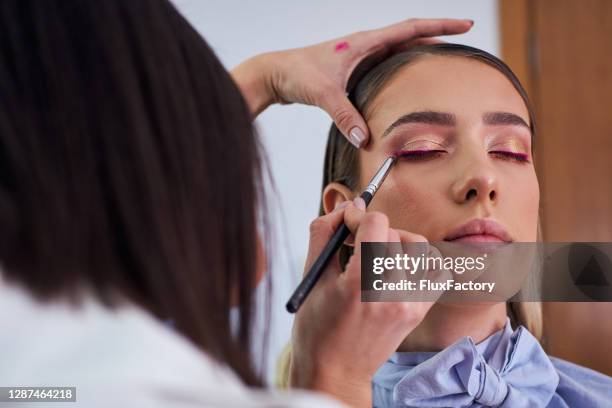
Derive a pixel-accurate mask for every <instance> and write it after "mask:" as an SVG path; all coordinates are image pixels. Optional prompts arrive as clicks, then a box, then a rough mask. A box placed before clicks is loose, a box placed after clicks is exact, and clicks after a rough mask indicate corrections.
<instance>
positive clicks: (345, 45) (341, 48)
mask: <svg viewBox="0 0 612 408" xmlns="http://www.w3.org/2000/svg"><path fill="white" fill-rule="evenodd" d="M348 47H349V43H348V41H341V42H339V43H338V44H336V48H334V51H336V52H340V51H344V50H348Z"/></svg>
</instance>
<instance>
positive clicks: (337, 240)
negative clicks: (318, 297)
mask: <svg viewBox="0 0 612 408" xmlns="http://www.w3.org/2000/svg"><path fill="white" fill-rule="evenodd" d="M360 197H361V198H363V201H365V205H366V207H367V206H368V204H370V201H372V194H371V193H370V192H369V191H364V192H363V193H362V194H361V196H360ZM350 233H351V231H350V230H349V229H348V227H347V226H346V225H345V224H344V223H342V225H341V226H340V228H338V229H337V230H336V232H335V233H334V235H332V237H331V239H330V240H329V242H328V243H327V245H325V248H323V251H322V252H321V255H319V257H318V258H317V260H316V261H315V262H314V263H313V264H312V266H311V267H310V270H309V271H308V273H307V274H306V275H305V276H304V279H302V282H300V285H299V286H298V287H297V289H295V292H293V295H291V297H290V298H289V301H288V302H287V311H288V312H289V313H296V312H297V311H298V309H299V308H300V306H301V305H302V303H304V300H306V296H308V294H309V293H310V291H311V290H312V288H313V287H314V285H316V283H317V281H318V280H319V278H320V277H321V275H322V274H323V271H324V270H325V267H326V266H327V264H328V263H329V261H330V260H331V259H332V257H333V256H334V255H335V253H336V252H337V251H338V249H340V246H342V243H344V241H346V239H347V238H348V236H349V235H350Z"/></svg>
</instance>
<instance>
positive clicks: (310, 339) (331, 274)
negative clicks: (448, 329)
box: [290, 198, 433, 406]
mask: <svg viewBox="0 0 612 408" xmlns="http://www.w3.org/2000/svg"><path fill="white" fill-rule="evenodd" d="M356 204H357V206H356V205H355V204H354V203H350V204H348V205H346V207H345V208H339V209H336V210H335V211H333V212H332V213H330V214H328V215H325V216H322V217H319V218H317V219H316V220H315V221H314V222H313V223H312V224H311V229H310V247H309V250H308V259H307V262H306V270H308V269H309V268H310V265H311V264H312V263H313V262H314V261H315V259H316V258H317V256H318V255H319V253H320V252H321V250H322V249H323V247H324V246H325V245H326V244H327V242H328V241H329V239H330V238H331V236H332V235H333V233H334V231H335V230H336V229H337V228H338V227H339V225H340V224H341V223H342V221H344V222H345V223H346V225H347V226H348V227H349V229H350V230H351V232H352V234H353V235H352V238H353V239H354V243H355V253H354V254H353V256H352V257H351V258H350V260H349V262H348V264H347V265H346V267H345V270H344V272H343V271H342V269H341V267H340V264H339V262H338V258H337V257H336V258H335V259H332V261H331V262H330V265H329V266H328V267H327V268H326V269H325V271H324V272H323V274H322V276H321V278H320V280H319V281H318V282H317V284H316V285H315V287H314V288H313V290H312V292H311V293H310V295H309V296H308V298H307V299H306V300H305V301H304V303H303V304H302V306H301V308H300V310H299V311H298V312H297V314H296V318H295V323H294V327H293V339H292V345H293V347H292V357H291V379H290V384H291V386H292V387H297V388H308V389H313V390H317V391H321V392H325V393H328V394H332V395H334V396H335V397H337V398H339V399H340V400H343V401H344V402H346V403H349V405H350V406H371V400H370V398H371V380H372V376H373V375H374V373H375V371H376V370H377V369H378V368H379V367H380V366H381V365H382V364H383V363H384V362H385V361H386V360H387V358H388V357H389V356H390V355H391V354H392V353H393V352H394V351H395V350H396V349H397V347H398V346H399V345H400V343H401V342H402V341H403V340H404V338H405V337H406V336H407V335H408V334H409V333H410V332H411V331H412V330H413V329H414V328H415V327H416V326H417V325H418V324H419V323H420V322H421V321H422V320H423V318H424V317H425V314H426V313H427V311H428V310H429V308H430V307H431V306H432V305H433V302H404V303H402V302H361V248H360V243H361V242H401V243H409V242H421V243H427V240H426V239H425V238H424V237H423V236H420V235H417V234H412V233H409V232H406V231H401V230H396V229H393V228H389V221H388V218H387V216H386V215H384V214H382V213H379V212H365V211H364V209H365V204H364V203H363V200H362V199H361V198H359V199H357V201H356ZM429 248H433V247H431V246H429Z"/></svg>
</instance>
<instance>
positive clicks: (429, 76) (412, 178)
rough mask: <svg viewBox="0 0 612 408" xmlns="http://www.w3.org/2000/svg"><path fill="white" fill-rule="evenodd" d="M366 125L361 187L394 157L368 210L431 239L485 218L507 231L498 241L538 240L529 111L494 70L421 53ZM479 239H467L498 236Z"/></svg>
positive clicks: (372, 111) (393, 83)
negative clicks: (367, 136) (368, 133)
mask: <svg viewBox="0 0 612 408" xmlns="http://www.w3.org/2000/svg"><path fill="white" fill-rule="evenodd" d="M366 120H367V122H368V126H369V128H370V131H371V135H372V138H371V142H370V144H369V145H368V147H367V148H366V149H363V150H362V151H361V152H360V166H361V172H360V173H361V179H360V184H361V187H364V186H365V185H367V183H368V180H369V178H370V177H371V176H372V175H373V174H374V173H375V171H376V170H377V168H378V167H379V166H380V165H381V164H382V162H383V161H384V159H385V158H386V157H388V156H391V155H393V154H398V155H399V158H398V161H397V163H396V165H395V167H394V168H393V169H392V171H391V172H390V173H389V176H388V177H387V180H386V181H385V182H384V184H383V186H382V187H381V189H380V190H379V192H378V193H377V195H376V197H375V198H374V200H373V201H372V204H371V205H370V209H371V210H377V211H381V212H383V213H385V214H387V215H388V217H389V219H390V223H391V226H392V227H394V228H401V229H404V230H407V231H410V232H414V233H417V234H421V235H423V236H425V237H426V238H427V239H428V240H429V241H430V242H436V241H443V240H445V239H448V238H450V234H451V233H452V232H453V230H456V229H457V228H458V227H460V226H462V225H463V224H465V223H467V222H468V221H472V220H474V219H488V220H493V221H496V222H497V223H499V224H501V226H502V227H503V228H504V229H505V230H506V232H507V236H506V237H505V239H504V240H506V241H508V240H511V241H517V242H533V241H536V238H537V221H538V207H539V199H540V195H539V186H538V180H537V178H536V173H535V169H534V166H533V160H532V156H531V134H530V130H529V114H528V111H527V108H526V106H525V103H524V102H523V100H522V98H521V97H520V95H519V94H518V92H517V91H516V89H514V87H513V86H512V84H511V82H510V81H509V80H508V79H507V78H506V77H505V76H504V75H503V74H502V73H500V72H499V71H497V70H496V69H495V68H493V67H490V66H488V65H486V64H484V63H481V62H478V61H476V60H471V59H468V58H465V57H457V56H426V57H423V58H421V59H420V60H418V61H417V62H415V63H412V64H410V65H408V66H407V67H404V68H402V69H401V70H400V71H398V72H397V73H396V75H395V76H394V77H393V78H392V79H391V80H390V81H389V82H388V83H387V84H386V85H385V87H384V88H383V90H382V91H381V92H380V93H379V94H378V95H377V96H376V98H375V99H374V100H373V101H372V104H371V105H370V108H369V109H368V112H367V113H366ZM485 235H487V234H483V236H480V237H474V240H477V241H478V240H485V241H488V240H492V241H495V240H496V237H495V236H485ZM497 238H498V239H499V236H498V237H497ZM463 239H464V240H468V241H469V240H470V238H469V237H464V238H463Z"/></svg>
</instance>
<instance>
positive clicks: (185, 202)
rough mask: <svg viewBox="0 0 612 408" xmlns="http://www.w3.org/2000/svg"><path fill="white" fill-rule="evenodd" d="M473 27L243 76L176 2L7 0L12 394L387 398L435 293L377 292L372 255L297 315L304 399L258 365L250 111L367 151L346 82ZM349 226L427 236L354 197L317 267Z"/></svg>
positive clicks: (1, 74)
mask: <svg viewBox="0 0 612 408" xmlns="http://www.w3.org/2000/svg"><path fill="white" fill-rule="evenodd" d="M470 27H471V23H470V22H469V21H465V20H407V21H403V22H401V23H398V24H395V25H392V26H389V27H386V28H383V29H379V30H372V31H364V32H360V33H357V34H353V35H349V36H346V37H343V38H340V39H336V40H333V41H329V42H326V43H323V44H318V45H314V46H310V47H306V48H301V49H295V50H288V51H282V52H274V53H269V54H265V55H260V56H257V57H254V58H252V59H250V60H248V61H246V62H245V63H244V64H241V65H240V66H239V67H237V68H236V69H235V70H234V71H233V72H232V73H231V75H230V74H229V73H228V72H227V71H225V70H224V69H223V67H222V65H221V64H220V62H219V60H218V59H217V58H216V56H215V55H214V53H213V52H212V51H211V49H210V48H209V47H208V45H207V44H206V42H205V41H204V40H203V39H202V38H201V37H200V36H199V35H198V34H197V33H196V31H195V30H194V29H193V28H192V27H191V26H190V25H189V23H188V22H187V21H186V20H185V19H184V18H183V17H182V16H181V15H180V14H179V13H178V12H177V11H176V10H175V8H174V7H173V6H172V4H171V3H169V2H168V1H162V0H157V1H155V0H130V1H124V0H105V1H97V0H91V1H71V0H63V1H46V2H39V1H35V0H4V1H2V3H1V5H0V155H1V158H0V226H1V228H0V261H1V265H2V268H1V270H0V328H1V330H0V350H2V359H1V360H2V364H0V387H5V386H15V387H33V386H35V385H41V386H43V385H44V386H50V387H51V386H68V387H76V389H75V390H74V391H75V393H76V402H67V403H66V405H64V404H63V403H62V402H54V406H55V407H60V406H70V407H80V406H82V407H109V406H123V407H131V406H147V407H174V406H181V407H204V406H207V407H227V406H230V407H234V406H235V407H238V406H239V407H266V406H275V407H280V406H291V407H298V406H299V407H314V406H316V407H334V406H340V402H338V401H342V402H344V403H346V404H349V405H351V406H370V404H371V377H372V375H373V373H374V371H375V370H376V368H377V367H378V366H379V365H381V364H382V362H383V361H384V360H385V359H386V358H387V356H388V355H389V354H391V352H392V351H394V350H395V349H396V347H397V345H398V344H399V343H400V341H401V340H402V339H404V338H405V337H406V335H407V334H408V332H409V331H410V330H411V328H413V327H414V326H415V325H416V324H418V322H419V320H420V319H421V318H422V317H423V315H424V313H425V312H426V311H427V309H428V308H429V306H430V305H429V304H416V303H412V304H410V305H405V304H400V303H392V304H382V303H380V304H374V303H369V304H368V303H364V304H362V303H361V302H360V296H359V255H358V254H357V256H356V257H354V259H353V260H352V262H349V265H348V267H347V268H346V271H345V272H344V273H342V271H341V270H340V269H339V267H337V266H334V265H331V266H330V267H329V268H328V270H326V271H325V274H324V276H323V278H322V279H321V280H320V281H319V283H318V284H317V286H316V287H315V289H314V290H313V293H312V295H311V297H310V298H309V299H308V300H307V301H306V303H305V304H304V306H303V308H302V309H301V310H300V312H299V314H298V318H299V319H301V321H302V322H303V325H304V326H303V327H304V329H305V331H306V332H307V333H309V335H307V336H302V338H304V342H306V343H307V344H304V345H301V346H300V347H299V349H300V350H309V355H307V356H303V358H301V359H300V358H297V359H296V360H295V361H296V365H297V367H294V372H295V375H294V378H293V385H294V386H295V387H296V388H302V389H305V390H307V391H304V390H303V391H297V390H295V391H293V392H291V393H271V392H268V391H266V390H265V389H264V388H262V382H261V380H260V379H259V377H258V376H257V375H256V374H255V371H254V369H253V368H252V363H251V360H252V358H251V355H250V351H249V350H250V347H251V346H250V345H251V340H252V338H251V322H252V315H253V312H254V311H253V310H252V309H253V307H252V305H253V288H254V287H255V286H256V284H257V282H258V280H259V279H260V278H261V276H262V274H263V273H264V271H265V258H266V257H265V248H262V245H261V244H262V243H263V242H265V240H264V239H262V238H261V237H263V235H262V234H263V232H262V231H260V230H259V228H258V220H259V217H258V211H263V212H264V213H265V208H263V203H264V200H263V199H262V185H263V180H262V178H263V176H262V174H261V154H260V153H261V151H260V147H259V144H258V141H257V139H256V137H255V134H254V132H253V128H252V119H253V117H254V116H256V115H257V114H258V113H259V112H261V111H262V110H264V109H265V107H266V106H268V105H270V104H272V103H293V102H298V103H307V104H312V105H316V106H320V107H321V108H323V109H324V110H326V111H327V112H328V113H329V114H330V115H331V116H332V118H333V119H334V121H335V122H336V123H337V124H338V126H339V128H340V129H341V130H342V132H343V133H344V134H345V135H346V136H347V137H348V138H349V140H350V141H351V142H352V143H353V144H354V145H356V146H363V145H364V144H365V143H367V139H368V130H367V127H366V126H365V122H364V121H363V119H362V118H361V117H360V116H359V115H358V114H357V111H356V110H355V109H354V108H353V107H352V106H351V105H350V103H349V102H348V100H347V99H346V97H345V93H344V89H345V87H346V85H347V84H346V81H347V79H348V78H349V76H350V74H351V72H352V71H353V69H354V68H355V67H356V66H357V64H358V63H359V62H360V61H361V60H363V59H364V58H365V57H368V56H374V57H376V56H381V55H383V54H386V53H388V52H392V51H393V50H394V49H400V48H403V47H407V46H410V45H411V44H414V43H422V42H430V41H435V40H433V39H430V37H433V36H437V35H442V34H454V33H462V32H465V31H467V30H469V28H470ZM232 78H233V80H232ZM236 84H237V85H238V86H236ZM241 92H242V94H241ZM245 100H246V104H245ZM247 105H248V106H247ZM342 220H344V221H345V222H347V223H348V225H349V227H350V228H351V230H352V232H353V233H354V237H353V239H354V240H355V242H356V243H359V242H360V241H362V240H366V241H400V240H401V241H415V240H422V239H423V238H422V237H419V236H416V235H413V234H409V233H407V232H404V231H398V230H393V229H391V228H389V224H388V220H387V218H386V217H385V216H384V215H382V214H380V213H375V212H371V213H370V212H368V213H365V212H364V211H363V202H359V200H357V201H356V202H355V203H351V204H349V205H347V206H345V207H344V208H339V209H338V210H337V211H335V212H333V213H331V214H329V215H326V216H324V217H321V218H319V219H317V220H316V221H315V222H313V224H312V228H311V237H310V249H309V257H308V262H312V259H313V258H314V257H316V256H317V255H318V252H319V251H320V249H321V247H322V246H323V245H324V244H325V243H326V242H327V241H328V239H329V237H330V235H331V234H332V232H333V230H334V229H335V228H336V227H337V226H338V225H339V224H340V223H341V222H342ZM253 260H257V262H253ZM232 307H235V308H236V309H237V311H238V313H237V319H236V321H235V322H234V321H232V322H230V308H232ZM164 321H171V322H172V328H169V327H167V325H165V324H164V323H163V322H164ZM357 339H358V341H356V340H357ZM317 392H318V393H317ZM325 394H327V395H325ZM0 405H1V403H0ZM23 406H24V407H26V406H29V405H28V404H27V403H23Z"/></svg>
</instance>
